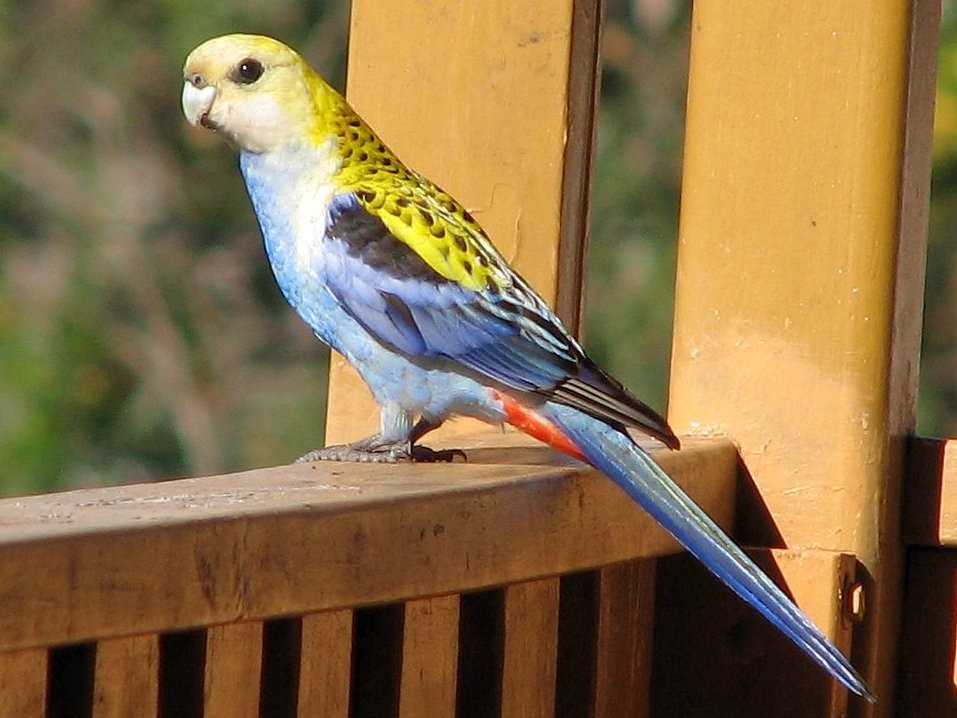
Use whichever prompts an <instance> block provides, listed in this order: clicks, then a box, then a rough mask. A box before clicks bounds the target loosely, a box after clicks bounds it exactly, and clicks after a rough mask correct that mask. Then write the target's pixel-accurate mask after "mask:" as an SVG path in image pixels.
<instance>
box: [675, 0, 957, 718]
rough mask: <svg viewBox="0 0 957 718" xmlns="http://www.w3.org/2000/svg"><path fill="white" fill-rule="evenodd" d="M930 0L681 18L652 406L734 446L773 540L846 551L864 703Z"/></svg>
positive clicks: (929, 111)
mask: <svg viewBox="0 0 957 718" xmlns="http://www.w3.org/2000/svg"><path fill="white" fill-rule="evenodd" d="M938 15H939V3H938V2H936V0H929V1H927V0H917V1H916V2H913V3H901V2H896V1H894V0H882V1H881V2H863V1H859V0H855V1H854V2H846V3H839V4H835V3H832V2H829V1H828V0H816V1H815V2H813V3H812V4H807V3H804V4H802V5H801V6H800V7H798V6H796V5H793V6H788V5H782V4H780V3H764V2H761V1H760V0H749V1H747V2H743V3H737V4H735V5H734V7H733V8H731V7H730V6H729V5H728V4H727V3H723V2H720V1H717V2H716V1H714V0H704V1H703V2H696V3H695V5H694V16H693V20H692V33H691V58H690V76H689V92H688V113H687V132H686V144H685V154H684V168H683V180H682V201H681V221H680V225H681V229H680V236H679V252H678V283H677V293H676V322H675V334H674V336H675V339H674V351H673V353H672V356H673V364H672V372H671V377H672V384H671V392H670V401H669V406H670V419H671V420H672V425H673V426H675V428H676V429H677V430H678V431H679V433H685V432H689V431H691V432H698V433H704V434H709V435H714V434H721V433H727V434H728V435H731V436H733V437H734V439H735V441H737V442H739V443H740V446H741V451H742V457H743V459H744V462H745V464H746V465H747V468H748V470H749V471H750V473H751V475H752V477H753V479H754V481H755V484H756V485H757V487H758V488H759V490H760V495H761V498H762V500H763V502H764V503H765V505H766V507H767V510H768V512H769V513H770V515H771V516H773V520H774V523H775V525H776V527H777V530H778V531H779V532H780V535H781V536H782V537H783V545H787V546H792V547H795V548H800V547H821V548H825V549H831V550H835V551H846V552H849V553H853V554H855V555H857V556H858V557H859V559H860V560H861V561H862V563H863V564H864V565H865V566H866V568H867V574H866V576H865V580H867V582H868V591H869V594H870V598H871V602H870V603H871V607H870V620H869V621H868V623H867V624H866V625H864V626H861V627H859V630H858V633H859V636H860V637H859V639H858V640H859V643H860V646H861V648H862V650H860V651H858V665H859V668H861V670H862V672H863V674H864V675H865V676H867V677H868V678H869V679H870V681H871V682H872V683H873V684H874V686H875V688H876V690H877V692H878V693H879V694H882V695H885V696H887V699H886V700H885V701H883V702H882V703H879V704H878V705H877V706H876V707H874V708H873V709H861V710H862V711H863V713H864V714H873V715H889V714H888V713H887V712H886V711H887V708H886V706H888V705H892V704H893V700H892V698H891V697H890V696H889V692H891V691H892V690H893V683H894V672H895V668H894V665H893V664H894V660H895V656H896V655H897V650H896V648H895V645H894V641H895V636H897V635H898V628H897V621H898V617H899V613H898V611H899V591H900V585H901V575H900V567H901V559H900V555H899V549H898V546H899V540H898V539H899V536H898V533H897V532H898V521H899V509H900V493H901V483H902V482H901V477H902V473H903V451H904V438H903V437H905V436H906V435H908V434H909V433H912V432H913V429H914V417H915V396H916V378H917V367H918V364H919V362H918V353H919V347H920V331H921V308H922V297H923V278H924V257H925V247H926V224H927V201H928V196H929V195H928V193H929V178H930V153H929V147H930V141H931V131H932V116H933V102H934V99H933V98H934V77H935V73H936V56H935V48H936V38H937V25H938V19H939V18H938ZM877 148H880V149H879V150H878V149H877ZM870 711H874V712H873V713H871V712H870Z"/></svg>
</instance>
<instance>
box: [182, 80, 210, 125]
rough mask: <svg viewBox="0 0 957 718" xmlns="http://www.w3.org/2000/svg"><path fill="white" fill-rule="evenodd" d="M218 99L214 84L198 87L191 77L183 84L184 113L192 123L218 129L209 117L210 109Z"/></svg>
mask: <svg viewBox="0 0 957 718" xmlns="http://www.w3.org/2000/svg"><path fill="white" fill-rule="evenodd" d="M215 99H216V88H215V87H214V86H213V85H203V86H200V87H197V86H196V84H194V83H193V82H191V81H190V80H189V79H187V80H186V82H185V83H184V84H183V114H184V115H186V119H187V120H188V121H189V123H190V124H191V125H193V126H194V127H195V126H198V125H202V126H203V127H206V128H208V129H216V128H215V126H214V125H213V123H212V122H211V121H210V119H209V111H210V109H211V108H212V106H213V100H215Z"/></svg>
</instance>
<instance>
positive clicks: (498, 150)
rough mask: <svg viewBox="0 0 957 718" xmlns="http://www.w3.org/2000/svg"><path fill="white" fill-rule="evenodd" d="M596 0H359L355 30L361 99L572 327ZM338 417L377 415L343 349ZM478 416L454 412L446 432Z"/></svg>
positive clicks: (347, 427) (379, 126) (336, 367)
mask: <svg viewBox="0 0 957 718" xmlns="http://www.w3.org/2000/svg"><path fill="white" fill-rule="evenodd" d="M598 7H600V5H598V4H595V3H593V2H580V1H578V2H576V0H550V2H547V3H534V4H532V3H502V2H474V3H461V2H458V1H457V0H437V1H434V2H428V3H423V2H420V1H419V0H393V1H392V2H388V3H382V2H375V1H374V0H355V1H354V2H353V3H352V24H351V32H350V37H349V81H348V92H347V96H348V98H349V100H350V102H351V103H352V104H353V105H354V106H355V108H356V109H357V110H358V111H359V113H360V114H361V115H363V117H365V119H366V120H367V121H368V122H369V123H370V124H371V125H372V126H373V127H375V128H376V130H377V131H378V132H379V133H380V134H381V136H382V138H383V140H384V141H385V142H386V143H387V144H388V145H389V146H390V147H391V148H392V149H393V150H394V151H395V152H396V153H397V154H398V155H399V157H401V158H402V159H403V160H404V161H405V162H407V163H408V164H410V165H411V166H412V167H414V168H415V169H417V170H418V171H420V172H422V173H423V174H424V175H426V176H427V177H429V178H431V179H432V180H433V181H435V182H436V183H438V184H439V185H440V186H441V187H443V188H444V189H446V190H447V191H449V192H450V193H451V194H452V195H453V196H455V197H456V198H458V199H459V200H460V201H461V202H462V203H463V204H465V206H466V207H467V208H468V209H469V211H470V212H471V213H472V214H473V215H474V216H475V218H476V219H478V221H479V222H480V223H481V224H482V226H483V227H484V228H485V229H486V231H487V232H488V234H489V236H490V237H491V238H492V241H493V242H494V243H495V245H496V246H497V247H498V248H499V249H500V250H501V251H502V253H503V254H504V255H505V257H506V258H507V259H508V260H509V261H510V262H511V263H512V264H513V265H514V266H515V267H516V268H517V269H518V270H519V272H521V273H522V275H523V276H524V277H525V278H526V279H527V280H528V281H529V282H530V283H531V284H532V286H533V287H535V288H536V289H537V290H538V291H539V292H540V293H541V294H542V295H543V296H544V297H545V298H546V299H547V300H548V301H549V302H555V301H556V299H557V298H561V300H562V301H561V303H560V306H559V307H558V310H559V312H560V314H561V315H562V316H563V317H564V318H567V319H569V320H570V322H571V324H570V326H572V327H573V328H574V327H575V326H576V324H577V317H578V303H579V301H580V291H579V290H580V282H581V271H582V268H581V257H582V254H583V251H584V249H583V244H584V240H585V234H586V231H585V230H586V223H587V203H588V189H589V177H590V167H591V143H592V133H593V128H594V127H593V126H594V117H593V115H594V103H595V91H596V89H597V80H596V77H597V75H596V73H597V72H598V63H597V45H598V30H599V17H598V12H597V8H598ZM423 38H428V40H427V41H423ZM573 76H574V78H573ZM571 79H574V80H575V84H574V86H572V85H570V80H571ZM570 88H571V90H570ZM397 98H406V99H397ZM406 100H407V101H406ZM563 196H566V197H567V200H563ZM559 268H561V270H562V271H561V274H560V273H559ZM559 278H561V285H562V286H561V287H560V286H559V284H560V283H559ZM328 416H329V419H328V421H327V428H326V440H327V441H328V442H330V443H338V442H343V441H352V440H355V439H357V438H359V437H361V436H365V435H367V434H370V433H372V432H373V431H375V430H376V429H377V428H378V411H377V410H376V408H375V406H374V403H373V402H372V400H371V398H370V396H369V393H368V391H367V389H366V388H365V386H364V385H363V384H362V382H361V380H360V379H359V378H358V376H357V375H356V374H355V373H354V372H353V371H352V370H351V369H350V368H349V367H348V366H347V365H346V364H345V362H344V361H343V360H342V359H341V357H338V356H334V357H333V362H332V368H331V372H330V389H329V412H328ZM474 428H475V424H474V423H473V422H471V421H461V422H455V423H454V424H449V425H447V427H445V428H443V429H442V430H440V431H441V432H442V434H440V436H441V435H445V436H454V435H458V434H459V433H461V432H463V431H464V432H468V431H474Z"/></svg>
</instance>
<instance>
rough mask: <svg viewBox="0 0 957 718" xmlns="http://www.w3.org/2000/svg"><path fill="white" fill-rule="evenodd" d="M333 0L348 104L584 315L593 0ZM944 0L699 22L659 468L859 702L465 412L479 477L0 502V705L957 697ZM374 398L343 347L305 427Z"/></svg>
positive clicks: (449, 707) (600, 499) (192, 488)
mask: <svg viewBox="0 0 957 718" xmlns="http://www.w3.org/2000/svg"><path fill="white" fill-rule="evenodd" d="M352 6H353V9H352V13H353V19H352V34H351V41H350V70H349V88H348V90H349V95H350V97H351V98H352V100H353V102H354V104H355V105H356V106H357V108H358V109H359V111H360V112H361V113H362V114H364V115H365V116H366V117H367V119H368V120H370V122H372V124H373V125H375V126H376V127H377V128H379V129H380V131H381V132H382V134H383V135H384V136H385V138H386V140H387V141H388V142H389V143H390V144H391V145H392V146H393V148H394V149H395V150H396V151H397V152H398V153H399V154H400V155H401V156H403V157H404V158H406V159H407V160H408V161H409V162H410V163H411V164H413V165H415V166H416V167H418V168H420V169H421V170H422V171H424V172H425V173H426V174H428V175H430V176H432V177H433V178H435V179H436V180H437V181H438V182H439V183H440V184H442V185H443V186H444V187H446V188H447V189H448V190H450V191H451V192H452V193H453V194H455V195H457V196H459V197H461V198H462V199H463V200H464V201H465V202H466V203H467V204H468V205H469V206H470V208H471V209H473V212H474V214H475V215H476V216H477V217H478V218H479V219H480V220H481V221H482V222H483V224H484V225H485V226H486V227H487V229H488V230H489V231H490V233H491V234H492V236H493V237H494V238H495V241H496V242H497V244H499V246H500V247H502V248H503V250H504V252H505V253H506V255H507V256H509V257H510V259H512V260H513V261H514V262H515V263H516V264H517V265H518V267H519V268H520V270H521V271H522V273H523V274H525V275H526V277H527V278H528V279H529V280H530V281H531V282H532V283H533V284H535V286H536V287H538V288H539V289H540V291H542V293H543V294H544V295H546V297H548V298H550V299H551V300H553V301H554V302H555V303H556V306H557V307H558V310H559V312H560V313H561V314H562V316H563V317H564V318H565V319H566V320H567V321H568V323H569V325H571V326H576V325H577V320H578V310H579V303H580V287H581V266H582V257H583V253H584V249H583V248H584V237H585V233H586V229H587V216H588V214H587V207H588V205H587V192H588V186H589V177H590V167H591V157H592V143H593V135H594V108H595V96H596V88H597V71H598V66H597V58H598V47H599V37H600V12H599V11H598V4H597V3H595V2H594V1H587V0H548V1H547V2H539V3H501V2H493V1H492V0H487V1H484V2H479V1H478V0H475V1H474V2H467V3H460V2H453V1H452V0H437V1H436V2H432V3H423V2H421V1H420V0H393V2H390V3H381V2H372V0H353V3H352ZM939 10H940V8H939V3H938V2H936V1H934V0H914V1H913V2H904V3H901V2H892V1H891V0H876V1H872V2H865V1H864V0H860V1H856V0H855V1H852V2H847V3H834V2H832V1H830V0H812V1H811V2H810V4H808V3H803V4H792V5H782V4H780V3H768V2H765V1H764V0H746V1H745V2H741V3H737V4H734V5H733V6H730V5H728V4H727V3H724V2H720V0H698V1H697V2H696V3H695V6H694V14H693V19H692V30H691V33H692V37H691V70H690V77H689V95H688V121H687V130H686V152H685V164H684V175H683V188H682V211H681V230H680V237H679V260H678V278H677V298H676V319H675V340H674V352H673V355H674V356H673V366H672V382H671V395H670V415H669V418H670V420H671V422H672V424H673V425H674V426H675V428H676V429H677V430H678V431H679V432H680V433H684V434H689V435H693V436H697V437H699V438H689V439H687V440H686V442H685V446H684V448H683V449H682V450H681V451H680V452H675V453H663V454H659V455H658V458H659V459H660V460H661V463H662V465H663V466H664V467H665V469H666V470H667V471H668V472H669V473H670V474H672V475H673V476H674V477H675V478H676V480H677V481H678V482H679V483H680V484H682V485H683V486H685V487H686V488H687V490H688V491H689V492H690V493H691V494H692V496H694V497H695V498H696V499H697V500H698V501H699V502H700V503H701V504H702V505H703V506H704V507H705V508H706V509H707V510H708V511H709V512H711V513H712V514H713V515H714V516H715V517H716V518H717V520H718V521H719V522H720V523H722V525H725V526H727V527H728V528H730V529H733V530H734V531H735V533H736V535H737V536H738V537H739V538H740V539H741V540H742V541H743V542H745V543H747V544H750V545H754V546H759V547H769V548H759V549H756V550H755V555H756V556H757V558H758V559H759V560H760V561H761V562H763V563H764V565H766V566H767V568H768V570H769V571H770V572H771V573H772V575H776V576H777V577H778V578H780V579H781V580H782V581H783V582H784V583H785V584H786V585H787V586H788V589H789V590H790V591H791V592H792V594H793V595H794V596H795V598H796V600H797V601H798V602H799V604H800V605H801V606H802V607H803V608H805V610H806V611H807V612H808V613H809V614H810V615H811V616H812V618H814V620H815V621H817V622H818V623H819V625H821V626H822V628H824V630H825V632H827V633H828V634H829V635H830V636H831V637H832V638H833V639H834V640H835V641H837V642H838V643H839V644H840V645H842V646H843V647H846V648H848V649H850V650H851V655H852V657H853V660H854V662H855V664H856V665H857V666H859V667H860V668H861V670H862V671H863V672H864V673H865V675H867V676H868V678H869V680H870V681H871V682H872V684H873V685H874V686H875V688H876V690H877V692H878V694H879V695H880V697H881V700H880V701H879V702H878V703H877V704H876V705H875V706H869V705H866V704H864V703H863V702H861V701H858V700H856V699H852V700H850V701H848V698H847V696H846V694H845V692H844V691H843V690H841V689H839V688H837V687H836V686H834V685H833V684H832V683H831V682H830V681H828V680H826V679H825V678H824V677H823V676H822V675H821V674H820V672H819V671H818V670H817V669H815V668H814V667H813V666H812V665H811V664H810V663H809V662H808V661H807V660H806V659H804V658H803V657H801V656H800V655H799V654H798V653H797V652H796V651H795V650H794V649H792V648H791V647H790V646H788V645H786V644H785V643H784V642H783V641H782V640H781V639H779V638H778V637H776V636H775V635H774V634H773V632H771V631H770V630H768V629H767V628H766V627H765V626H764V624H763V623H762V622H761V621H760V619H758V618H757V617H755V616H754V615H752V613H751V612H748V611H747V610H745V609H744V608H743V607H742V605H741V604H740V602H737V601H735V600H732V599H731V598H730V597H729V595H728V594H727V592H726V591H725V590H724V589H723V588H722V587H720V586H719V585H718V584H717V583H716V582H714V581H713V580H711V579H710V578H707V577H706V576H705V575H704V574H703V573H702V571H701V570H700V568H698V567H697V566H696V565H695V564H694V563H692V562H690V561H688V560H687V559H686V558H685V557H683V556H680V555H676V547H675V546H674V544H673V543H672V542H671V541H669V540H668V539H667V537H666V536H665V535H664V534H663V533H662V532H661V531H660V530H659V529H658V528H657V527H655V526H654V525H653V524H652V522H651V521H650V520H649V519H648V518H647V517H646V516H644V515H643V514H642V512H641V511H640V510H638V509H637V508H635V507H634V506H632V505H630V504H629V503H628V502H627V501H623V500H622V497H621V495H620V494H619V493H618V492H617V490H616V489H615V488H614V487H613V486H611V484H610V482H608V481H606V480H604V479H602V477H600V476H599V475H597V474H595V472H593V471H591V470H589V469H585V468H582V467H581V466H579V465H576V464H573V463H571V462H569V461H565V460H562V459H561V458H559V457H557V456H556V455H555V454H553V453H551V452H550V451H549V450H547V449H544V448H540V447H532V446H530V445H528V443H527V442H524V441H522V440H521V439H518V438H516V437H514V436H513V435H511V434H500V433H497V432H494V431H491V430H487V429H483V430H479V429H477V428H476V427H475V426H474V425H473V424H470V423H468V422H462V423H461V424H460V425H459V426H458V428H453V429H451V430H449V431H446V432H445V433H443V434H440V435H439V438H438V443H439V444H441V443H451V442H454V443H455V444H458V445H464V446H469V447H476V448H474V449H473V450H472V451H470V453H469V456H470V461H469V462H468V463H466V464H461V463H457V464H455V465H450V466H410V465H402V466H351V465H320V466H287V467H278V468H273V469H264V470H259V471H252V472H247V473H242V474H235V475H230V476H219V477H206V478H202V479H185V480H180V481H173V482H168V483H160V484H149V485H139V486H128V487H120V488H112V489H96V490H88V491H76V492H69V493H63V494H54V495H50V496H38V497H28V498H20V499H7V500H4V501H2V502H0V716H96V717H97V718H103V717H105V716H130V715H134V716H138V715H143V716H153V715H161V716H186V717H189V716H199V715H204V716H229V717H230V718H232V717H234V716H235V717H242V716H255V715H263V716H294V715H299V716H320V717H323V716H330V717H332V716H377V717H378V716H394V715H399V716H410V717H411V716H451V715H458V716H466V717H467V716H503V717H509V716H550V715H561V716H596V717H598V718H603V717H609V716H645V715H655V716H669V717H673V716H685V715H687V716H692V715H708V716H724V715H728V716H742V715H746V716H749V715H775V716H841V715H847V714H849V715H853V716H891V715H905V716H929V715H951V714H954V713H955V711H957V690H955V679H954V676H955V675H957V673H955V650H957V649H955V645H957V640H955V633H957V628H955V610H954V607H955V595H957V586H955V576H957V551H955V550H954V549H955V547H957V528H955V527H957V461H955V459H954V455H955V454H954V448H953V445H952V444H951V443H948V442H940V441H931V440H922V439H908V437H909V436H910V435H912V434H913V430H914V396H915V390H916V380H917V370H916V367H917V363H918V348H919V344H920V329H921V322H920V314H921V302H922V296H923V275H924V261H925V260H924V257H925V244H926V223H927V216H926V213H927V196H928V187H929V179H928V176H929V163H930V159H929V158H930V151H929V147H930V136H931V125H932V116H933V91H934V78H935V62H936V33H937V23H938V18H939ZM409 98H414V101H410V100H409ZM423 108H431V109H432V110H434V111H433V112H432V113H431V114H430V117H429V118H426V119H423V116H422V112H423ZM424 126H428V127H429V130H428V131H427V132H426V131H423V127H424ZM237 181H238V180H237ZM374 416H375V413H374V408H373V407H372V406H371V402H369V401H368V400H367V395H366V393H365V391H364V389H363V388H362V387H361V386H359V385H358V383H357V382H356V379H355V377H354V376H353V375H352V374H351V373H350V372H349V371H348V369H347V368H345V367H343V366H341V365H340V364H336V365H335V366H334V367H333V372H332V383H331V390H330V421H329V427H330V428H329V436H328V437H327V438H328V439H329V440H331V441H339V440H343V439H351V438H355V437H356V436H359V435H362V434H364V433H365V432H366V431H367V430H368V429H369V426H370V425H371V424H373V423H374ZM724 436H731V437H733V439H734V442H733V443H732V442H731V440H729V439H726V438H720V437H724ZM785 546H787V547H788V548H787V549H784V548H783V547H785ZM666 554H671V555H670V556H668V557H667V558H661V559H659V560H656V557H661V556H664V555H666ZM898 679H899V680H898ZM898 686H899V687H900V690H899V691H898V690H897V687H898Z"/></svg>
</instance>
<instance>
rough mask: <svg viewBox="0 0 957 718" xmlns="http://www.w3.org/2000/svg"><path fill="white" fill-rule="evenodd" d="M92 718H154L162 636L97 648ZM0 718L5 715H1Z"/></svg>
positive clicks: (107, 641) (111, 640) (112, 641)
mask: <svg viewBox="0 0 957 718" xmlns="http://www.w3.org/2000/svg"><path fill="white" fill-rule="evenodd" d="M95 670H96V675H95V678H94V684H93V718H127V717H128V716H133V715H137V716H147V717H148V716H155V715H156V714H157V710H158V707H159V636H157V635H156V634H148V635H144V636H130V637H125V638H107V639H104V640H102V641H100V642H99V643H97V646H96V669H95ZM0 715H6V714H4V713H2V711H0Z"/></svg>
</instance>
